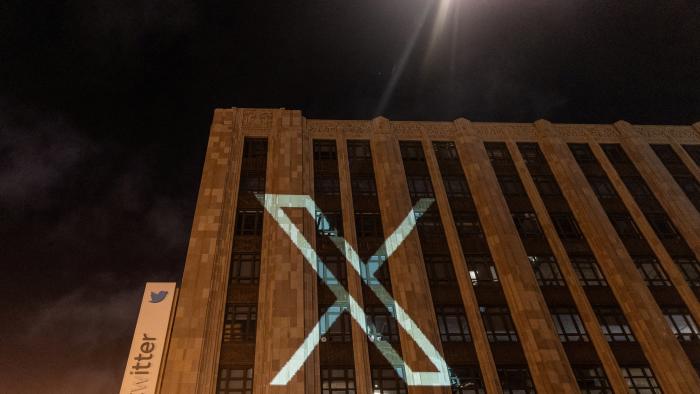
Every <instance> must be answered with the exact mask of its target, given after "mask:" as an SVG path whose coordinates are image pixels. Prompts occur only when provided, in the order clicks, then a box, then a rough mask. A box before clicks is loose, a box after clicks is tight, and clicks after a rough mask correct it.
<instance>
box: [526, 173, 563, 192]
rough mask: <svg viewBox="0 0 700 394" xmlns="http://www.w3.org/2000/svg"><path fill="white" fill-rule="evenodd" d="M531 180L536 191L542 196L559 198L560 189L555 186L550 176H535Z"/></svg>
mask: <svg viewBox="0 0 700 394" xmlns="http://www.w3.org/2000/svg"><path fill="white" fill-rule="evenodd" d="M532 179H533V180H534V181H535V185H537V190H539V192H540V194H541V195H543V196H561V189H559V185H558V184H557V181H556V179H554V177H553V176H550V175H536V176H533V177H532Z"/></svg>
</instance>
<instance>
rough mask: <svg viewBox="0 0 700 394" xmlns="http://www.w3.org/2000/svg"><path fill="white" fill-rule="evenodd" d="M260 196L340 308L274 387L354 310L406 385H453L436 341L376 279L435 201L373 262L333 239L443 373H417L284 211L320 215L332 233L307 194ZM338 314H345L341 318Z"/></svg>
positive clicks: (427, 201)
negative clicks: (337, 321)
mask: <svg viewBox="0 0 700 394" xmlns="http://www.w3.org/2000/svg"><path fill="white" fill-rule="evenodd" d="M256 197H257V198H258V200H259V201H260V202H261V203H262V204H263V205H264V206H265V209H266V210H267V211H268V212H269V213H270V215H271V216H272V217H273V218H274V219H275V221H276V222H277V224H278V225H279V226H280V228H281V229H282V230H283V231H284V232H285V233H286V234H287V236H289V238H290V239H291V240H292V242H293V243H294V245H295V246H296V247H297V248H298V249H299V251H301V253H302V255H303V256H304V259H305V260H306V261H307V262H308V263H309V264H310V265H311V267H312V268H313V269H314V271H316V274H317V275H319V277H320V278H321V280H323V282H324V283H326V284H327V285H328V287H329V288H330V290H331V292H333V294H334V295H335V296H336V301H335V303H334V304H333V305H332V306H331V307H330V308H328V309H327V310H326V312H325V313H324V314H323V316H322V317H321V318H320V319H319V321H318V322H317V323H316V325H315V326H314V327H313V329H312V330H311V332H310V333H309V335H307V337H306V338H305V339H304V342H303V343H302V344H301V346H300V347H299V348H298V349H297V350H296V351H295V352H294V354H293V355H292V357H291V358H290V359H289V360H288V361H287V363H286V364H285V365H284V367H282V369H281V370H280V371H279V372H278V373H277V375H275V377H274V378H273V379H272V382H270V384H272V385H281V386H283V385H286V384H287V383H289V381H290V380H291V379H292V377H293V376H294V375H295V374H296V373H297V372H298V371H299V369H300V368H301V366H302V365H303V364H304V362H305V361H306V359H307V358H309V356H310V355H311V353H312V352H313V350H314V349H315V348H316V346H318V343H319V340H320V338H321V336H323V335H325V334H326V332H327V331H328V329H329V328H330V327H331V326H332V325H333V323H334V322H335V321H336V320H337V319H338V317H339V316H340V314H341V313H344V312H345V311H349V312H350V316H351V317H352V318H353V319H354V320H355V321H357V323H358V325H359V326H360V327H361V328H362V330H363V331H364V332H365V334H366V335H367V336H368V337H369V338H370V340H372V342H373V343H374V345H375V346H376V347H377V349H379V351H380V352H381V353H382V355H383V356H384V357H385V358H386V359H387V360H388V361H389V362H390V363H391V365H392V366H393V368H394V369H395V370H396V372H397V374H399V376H401V377H403V378H404V379H405V380H406V383H407V384H408V385H409V386H449V385H450V377H449V371H448V368H447V363H446V362H445V360H444V359H443V358H442V356H441V355H440V353H439V352H438V351H437V349H435V347H434V346H433V344H432V343H431V342H430V340H428V338H427V337H426V336H425V335H424V334H423V331H421V329H420V328H419V327H418V326H417V325H416V323H415V322H414V321H413V320H412V319H411V317H410V316H409V315H408V314H407V313H406V311H405V310H404V309H403V308H402V307H401V305H399V304H398V302H396V300H394V298H393V297H392V296H391V294H389V292H388V291H387V290H386V288H384V286H383V285H382V284H381V283H380V282H379V281H378V280H377V278H376V277H375V273H376V272H377V270H379V269H380V268H381V266H382V264H384V262H385V261H386V259H387V258H388V257H389V256H391V255H392V254H393V253H394V252H395V251H396V250H397V249H398V247H399V246H400V245H401V244H402V243H403V241H404V240H405V239H406V237H407V236H408V235H409V234H410V233H411V231H413V228H414V227H415V226H416V218H420V216H422V215H423V213H425V211H426V210H427V209H428V208H429V207H430V205H432V203H433V202H434V200H433V199H432V198H423V199H421V200H419V201H418V202H417V203H416V205H415V206H414V207H413V209H412V210H411V211H410V212H409V213H408V215H406V217H405V218H404V220H403V221H402V222H401V224H400V225H399V226H398V227H397V228H396V230H394V232H393V233H392V234H391V235H389V237H388V238H387V239H386V240H385V241H384V243H383V244H382V246H380V247H379V249H378V250H377V252H376V253H374V255H373V256H372V258H370V260H369V262H364V261H362V260H361V259H360V256H359V255H358V254H357V251H355V249H354V248H353V247H352V245H350V244H349V243H348V242H347V241H346V240H345V238H343V237H339V236H331V237H330V238H331V240H332V241H333V243H334V244H335V246H336V247H337V248H338V249H339V250H340V252H341V253H342V254H343V256H344V257H345V258H346V259H347V260H348V261H349V262H350V265H351V266H352V268H353V269H354V270H355V271H357V273H358V274H359V275H360V278H362V281H363V282H364V283H365V284H367V285H368V286H369V288H370V289H371V290H372V292H374V294H375V295H376V296H377V298H379V300H380V301H381V302H382V303H383V304H384V306H385V307H386V308H387V310H388V311H389V312H390V313H391V315H392V316H393V317H394V318H395V319H396V321H397V322H398V324H399V325H400V326H401V327H402V328H403V329H404V330H405V331H406V333H407V334H408V335H409V336H410V337H411V338H412V339H413V340H414V341H415V342H416V344H417V345H418V347H419V348H420V349H421V350H422V351H423V353H425V355H426V356H427V357H428V359H429V360H430V361H431V363H432V364H433V365H434V366H435V368H436V369H437V372H417V371H413V370H412V369H411V368H410V366H408V365H407V364H406V362H405V361H404V360H403V358H401V356H400V355H399V354H398V352H397V351H396V350H395V349H394V348H393V346H391V344H390V343H389V342H387V341H383V340H381V339H377V337H376V334H377V333H378V332H379V331H377V328H376V327H375V326H374V324H373V323H372V322H371V321H369V320H368V319H367V315H366V314H365V311H364V310H363V309H362V307H360V305H359V304H358V303H357V301H356V300H355V299H354V298H353V296H352V295H351V294H350V293H349V292H348V291H347V290H346V289H345V288H344V287H343V286H342V285H341V284H340V281H338V280H337V279H336V278H335V276H334V275H333V273H332V272H331V271H330V270H329V269H328V267H327V266H326V264H325V263H324V262H323V261H321V259H320V258H319V256H318V255H317V254H316V251H315V250H314V248H313V247H312V246H311V245H310V244H309V242H308V241H307V240H306V238H305V237H304V235H303V234H302V233H301V232H300V231H299V228H298V227H297V226H296V225H294V223H293V222H292V221H291V220H290V218H289V216H287V214H286V213H285V212H284V210H283V208H304V209H306V211H307V212H308V213H309V214H310V215H311V216H312V217H314V216H316V215H319V216H320V217H319V219H320V220H319V223H318V224H317V225H318V226H319V227H321V228H329V227H330V223H329V222H328V220H327V218H326V217H325V215H324V214H323V213H322V212H321V211H320V209H319V208H318V207H317V206H316V203H315V202H314V200H313V199H312V198H311V197H309V196H306V195H291V194H259V195H256ZM337 311H342V312H341V313H337ZM322 322H323V324H322Z"/></svg>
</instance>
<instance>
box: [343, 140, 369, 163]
mask: <svg viewBox="0 0 700 394" xmlns="http://www.w3.org/2000/svg"><path fill="white" fill-rule="evenodd" d="M348 158H349V159H350V160H353V159H355V160H372V151H371V149H370V146H369V141H348Z"/></svg>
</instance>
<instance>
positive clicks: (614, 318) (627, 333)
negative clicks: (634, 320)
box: [594, 307, 636, 342]
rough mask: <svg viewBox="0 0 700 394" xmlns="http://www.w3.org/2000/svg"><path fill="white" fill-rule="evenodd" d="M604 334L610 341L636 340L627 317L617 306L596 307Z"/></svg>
mask: <svg viewBox="0 0 700 394" xmlns="http://www.w3.org/2000/svg"><path fill="white" fill-rule="evenodd" d="M594 310H595V313H596V316H598V322H599V323H600V328H601V329H602V330H603V336H605V339H607V340H608V342H635V341H636V339H635V338H634V334H632V329H631V328H630V326H629V324H627V319H626V318H625V316H624V315H623V314H622V311H621V310H620V308H617V307H595V308H594Z"/></svg>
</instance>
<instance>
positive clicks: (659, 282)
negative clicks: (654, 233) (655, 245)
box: [632, 256, 671, 286]
mask: <svg viewBox="0 0 700 394" xmlns="http://www.w3.org/2000/svg"><path fill="white" fill-rule="evenodd" d="M632 260H633V261H634V263H635V264H636V265H637V269H638V270H639V274H640V275H642V279H644V282H645V283H646V284H647V286H671V281H669V280H668V277H667V276H666V272H664V269H663V268H662V267H661V264H659V261H658V260H656V257H654V256H632Z"/></svg>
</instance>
